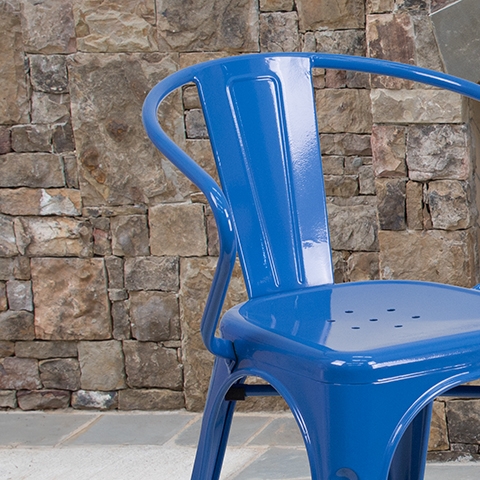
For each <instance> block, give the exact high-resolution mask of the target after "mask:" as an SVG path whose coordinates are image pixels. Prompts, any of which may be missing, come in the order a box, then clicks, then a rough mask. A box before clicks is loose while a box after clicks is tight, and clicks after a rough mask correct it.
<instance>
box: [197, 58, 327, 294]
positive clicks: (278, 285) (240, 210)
mask: <svg viewBox="0 0 480 480" xmlns="http://www.w3.org/2000/svg"><path fill="white" fill-rule="evenodd" d="M197 85H198V89H199V95H200V98H201V101H202V105H203V110H204V115H205V119H206V123H207V127H208V132H209V136H210V141H211V143H212V147H213V152H214V155H215V159H216V162H217V168H218V172H219V176H220V181H221V184H222V188H223V191H224V192H225V195H226V197H227V199H228V202H229V204H230V206H231V208H232V212H233V218H234V224H235V229H236V231H237V240H238V247H239V255H240V260H241V264H242V267H243V270H244V275H245V279H246V282H247V288H248V290H249V293H250V295H251V296H252V297H255V296H261V295H265V294H269V293H274V292H279V291H289V290H294V289H297V288H301V287H305V286H312V285H321V284H326V283H332V282H333V275H332V262H331V254H330V243H329V235H328V227H327V213H326V204H325V191H324V187H323V176H322V165H321V158H320V146H319V136H318V131H317V126H316V114H315V103H314V93H313V88H312V82H311V67H310V60H309V58H308V57H273V58H269V59H267V58H264V57H253V58H252V57H246V58H244V59H243V61H242V58H240V59H236V61H235V62H230V63H221V64H212V65H211V66H209V67H207V68H204V69H202V70H201V71H200V72H199V73H198V74H197Z"/></svg>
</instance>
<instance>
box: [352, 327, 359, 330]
mask: <svg viewBox="0 0 480 480" xmlns="http://www.w3.org/2000/svg"><path fill="white" fill-rule="evenodd" d="M352 330H360V327H352Z"/></svg>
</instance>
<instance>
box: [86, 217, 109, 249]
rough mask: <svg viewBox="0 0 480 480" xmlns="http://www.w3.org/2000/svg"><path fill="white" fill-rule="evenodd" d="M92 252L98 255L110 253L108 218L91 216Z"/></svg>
mask: <svg viewBox="0 0 480 480" xmlns="http://www.w3.org/2000/svg"><path fill="white" fill-rule="evenodd" d="M91 223H92V227H93V231H92V235H93V254H94V255H99V256H105V255H111V253H112V245H111V242H110V240H111V236H110V219H109V218H104V217H101V218H92V219H91Z"/></svg>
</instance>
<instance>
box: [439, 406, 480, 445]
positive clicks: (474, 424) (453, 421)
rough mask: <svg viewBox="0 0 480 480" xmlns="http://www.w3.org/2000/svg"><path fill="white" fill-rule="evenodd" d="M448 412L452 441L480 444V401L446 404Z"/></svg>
mask: <svg viewBox="0 0 480 480" xmlns="http://www.w3.org/2000/svg"><path fill="white" fill-rule="evenodd" d="M446 410H447V422H448V432H449V437H450V441H451V442H453V443H468V444H477V445H478V444H480V433H479V429H478V418H479V417H478V415H479V413H480V400H451V401H448V402H446Z"/></svg>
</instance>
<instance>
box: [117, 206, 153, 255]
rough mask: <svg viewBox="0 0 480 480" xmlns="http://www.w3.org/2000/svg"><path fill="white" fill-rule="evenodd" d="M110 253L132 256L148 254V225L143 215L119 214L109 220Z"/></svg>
mask: <svg viewBox="0 0 480 480" xmlns="http://www.w3.org/2000/svg"><path fill="white" fill-rule="evenodd" d="M110 226H111V233H112V253H113V254H114V255H117V256H127V257H133V256H137V255H148V254H149V253H150V252H149V248H148V227H147V217H146V216H145V215H119V216H117V217H112V218H111V220H110Z"/></svg>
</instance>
